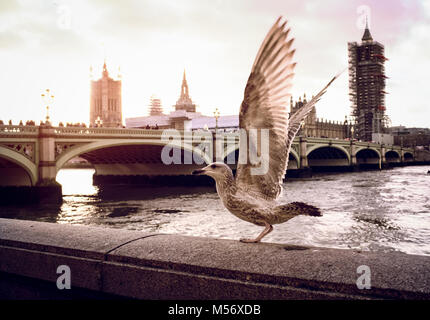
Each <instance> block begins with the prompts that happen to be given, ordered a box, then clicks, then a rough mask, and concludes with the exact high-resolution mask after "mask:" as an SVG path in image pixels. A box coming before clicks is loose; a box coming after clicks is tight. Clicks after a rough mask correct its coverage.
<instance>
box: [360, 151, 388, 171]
mask: <svg viewBox="0 0 430 320" xmlns="http://www.w3.org/2000/svg"><path fill="white" fill-rule="evenodd" d="M355 157H356V159H357V164H358V165H359V166H360V167H369V168H379V169H381V165H382V157H381V153H380V152H379V150H377V149H374V148H368V147H362V148H359V149H357V150H356V152H355Z"/></svg>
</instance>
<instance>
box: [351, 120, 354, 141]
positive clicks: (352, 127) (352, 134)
mask: <svg viewBox="0 0 430 320" xmlns="http://www.w3.org/2000/svg"><path fill="white" fill-rule="evenodd" d="M351 140H354V125H353V124H351Z"/></svg>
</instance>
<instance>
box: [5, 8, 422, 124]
mask: <svg viewBox="0 0 430 320" xmlns="http://www.w3.org/2000/svg"><path fill="white" fill-rule="evenodd" d="M280 15H283V16H284V17H286V19H287V20H288V21H289V26H290V27H291V29H292V32H291V34H292V35H293V37H294V38H295V39H296V40H295V43H294V46H295V47H296V49H297V51H296V55H295V61H296V62H297V67H296V76H295V78H294V86H293V89H292V90H293V92H292V93H293V95H294V97H298V95H302V94H303V93H305V92H306V94H307V95H308V96H311V95H312V94H315V93H317V92H318V91H319V90H320V89H321V88H322V87H323V86H324V85H325V84H326V82H328V81H329V80H330V78H331V77H332V76H334V75H335V74H336V73H338V72H339V71H341V70H343V69H344V68H345V67H347V63H348V57H347V43H348V42H351V41H361V37H362V34H363V24H364V17H365V16H366V15H367V16H368V17H369V23H370V31H371V34H372V36H373V38H374V40H376V41H378V42H380V43H382V44H384V45H385V55H386V57H387V58H389V60H388V61H387V62H386V65H385V66H386V75H387V76H388V77H389V79H388V80H387V87H386V91H387V92H389V94H388V95H387V99H386V106H387V114H388V115H389V116H390V118H391V120H392V124H393V125H406V126H410V127H430V107H429V104H428V102H427V101H428V99H427V98H426V95H427V92H428V91H427V90H428V88H429V81H428V72H429V71H430V60H429V57H430V0H422V1H419V0H374V1H370V0H368V1H363V0H350V1H345V0H324V1H322V0H288V1H286V0H282V1H275V0H264V1H263V0H243V1H242V0H172V1H168V0H135V1H133V0H121V1H118V0H89V1H88V0H70V1H67V0H63V1H61V0H56V1H51V0H1V1H0V66H1V68H0V93H1V95H2V97H1V105H0V110H1V113H0V119H2V120H3V121H8V120H9V119H12V120H13V121H14V122H15V123H16V122H17V121H19V120H21V119H22V120H24V121H25V120H27V119H32V120H37V121H39V120H42V119H44V118H45V115H46V112H45V109H44V107H43V103H42V100H41V96H40V95H41V93H42V91H43V90H44V89H46V88H50V89H51V91H52V92H53V93H54V95H55V101H54V104H53V106H52V108H51V112H50V116H51V118H52V119H53V121H54V124H55V123H57V122H58V121H63V122H68V121H70V122H78V121H79V122H86V123H88V121H89V67H90V65H92V66H93V68H94V74H95V76H97V77H98V76H99V75H100V74H101V67H102V65H103V59H104V58H105V57H106V59H107V65H108V69H109V71H110V73H111V74H112V75H115V76H116V75H117V73H118V67H119V66H120V67H121V74H122V79H123V117H124V119H125V118H128V117H136V116H143V115H146V114H147V108H148V104H149V99H150V97H151V95H152V94H156V95H157V96H158V97H159V98H160V99H161V101H162V104H163V108H164V110H165V111H166V112H169V111H172V109H173V108H172V105H174V104H175V102H176V100H177V99H178V97H179V93H180V85H181V81H182V73H183V70H184V68H185V69H186V72H187V79H188V84H189V89H190V95H191V98H192V99H193V101H194V102H195V103H196V104H197V105H198V111H200V112H202V113H203V114H207V115H212V114H213V111H214V110H215V108H218V109H219V110H220V112H221V114H222V115H228V114H237V113H238V112H239V107H240V104H241V101H242V98H243V91H244V88H245V84H246V80H247V78H248V76H249V73H250V70H251V66H252V63H253V61H254V58H255V55H256V53H257V51H258V48H259V46H260V44H261V42H262V40H263V38H264V36H265V35H266V33H267V32H268V30H269V28H270V27H271V25H272V24H273V23H274V22H275V20H276V18H277V17H278V16H280ZM347 114H348V115H349V114H350V102H349V99H348V73H347V72H345V73H344V74H343V75H342V76H341V77H340V78H339V79H338V80H337V81H336V82H335V83H334V84H333V85H332V87H330V89H329V91H328V92H327V94H326V95H325V96H324V97H323V98H322V100H321V101H320V102H319V103H318V105H317V115H318V117H322V118H326V119H330V120H343V119H344V117H345V115H347Z"/></svg>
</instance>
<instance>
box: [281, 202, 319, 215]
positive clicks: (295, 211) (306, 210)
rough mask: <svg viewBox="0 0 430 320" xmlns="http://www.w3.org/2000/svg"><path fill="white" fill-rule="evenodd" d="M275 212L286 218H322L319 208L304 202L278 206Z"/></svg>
mask: <svg viewBox="0 0 430 320" xmlns="http://www.w3.org/2000/svg"><path fill="white" fill-rule="evenodd" d="M275 211H276V212H277V213H278V214H279V215H280V216H284V217H291V218H292V217H293V216H298V215H305V216H312V217H321V216H322V213H321V210H320V209H318V208H317V207H314V206H312V205H310V204H306V203H303V202H291V203H288V204H283V205H280V206H277V207H276V208H275Z"/></svg>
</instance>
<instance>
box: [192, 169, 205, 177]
mask: <svg viewBox="0 0 430 320" xmlns="http://www.w3.org/2000/svg"><path fill="white" fill-rule="evenodd" d="M205 173H206V171H205V170H204V169H198V170H194V171H193V172H192V173H191V174H192V175H193V176H199V175H202V174H205Z"/></svg>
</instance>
